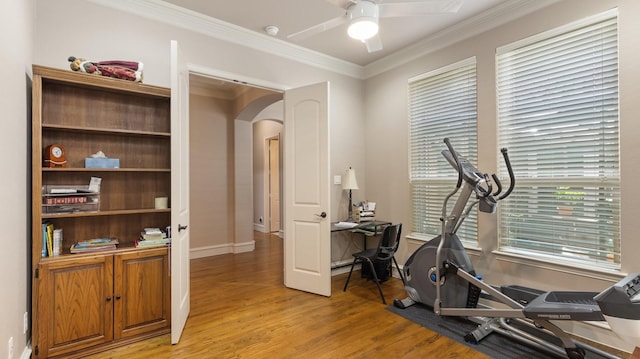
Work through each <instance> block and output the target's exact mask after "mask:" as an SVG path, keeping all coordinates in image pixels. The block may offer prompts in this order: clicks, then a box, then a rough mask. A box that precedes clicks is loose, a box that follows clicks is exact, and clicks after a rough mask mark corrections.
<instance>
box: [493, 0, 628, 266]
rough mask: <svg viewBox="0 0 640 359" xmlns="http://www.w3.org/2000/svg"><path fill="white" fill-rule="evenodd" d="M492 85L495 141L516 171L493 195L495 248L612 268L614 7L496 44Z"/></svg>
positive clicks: (616, 182)
mask: <svg viewBox="0 0 640 359" xmlns="http://www.w3.org/2000/svg"><path fill="white" fill-rule="evenodd" d="M497 91H498V94H497V96H498V128H499V134H498V136H499V142H500V147H507V148H508V149H509V155H510V158H511V163H512V165H513V168H514V172H515V175H516V187H515V190H514V192H513V194H512V195H511V196H510V197H509V198H508V199H507V200H505V201H503V202H501V204H500V209H499V221H500V223H499V238H500V243H499V244H500V249H501V250H502V251H508V252H516V253H520V254H525V255H527V256H530V257H531V256H535V257H536V258H542V259H544V258H547V259H549V260H553V261H556V262H557V261H558V258H561V259H560V260H562V261H563V262H567V263H574V264H580V263H581V264H587V265H589V266H593V265H596V266H598V267H603V268H613V269H616V268H619V267H620V168H619V135H618V131H619V129H618V122H619V121H618V44H617V13H616V12H615V10H614V11H609V12H607V13H604V14H601V15H600V16H598V17H597V18H591V19H588V20H585V21H582V22H580V23H579V24H572V25H570V26H567V27H564V28H561V29H557V30H554V31H552V32H551V33H546V34H541V35H539V36H535V37H532V38H529V39H525V40H523V41H521V42H518V43H515V44H511V45H508V46H505V47H503V48H500V49H498V51H497ZM499 162H500V163H501V162H502V161H499ZM500 174H501V175H502V177H504V178H507V177H506V169H505V168H504V165H502V168H500ZM502 177H501V178H502Z"/></svg>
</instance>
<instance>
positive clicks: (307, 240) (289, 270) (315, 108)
mask: <svg viewBox="0 0 640 359" xmlns="http://www.w3.org/2000/svg"><path fill="white" fill-rule="evenodd" d="M284 103H285V112H284V173H285V175H284V178H285V195H284V202H285V212H284V224H285V232H284V234H285V240H284V253H285V257H284V266H285V269H284V284H285V285H286V286H287V287H289V288H294V289H299V290H303V291H307V292H311V293H316V294H320V295H326V296H330V295H331V257H330V249H331V241H330V236H331V225H330V222H329V218H330V216H329V213H328V212H329V203H330V202H329V183H330V181H329V118H328V117H329V83H327V82H323V83H320V84H316V85H311V86H306V87H302V88H297V89H294V90H289V91H286V92H285V96H284Z"/></svg>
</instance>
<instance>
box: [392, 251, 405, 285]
mask: <svg viewBox="0 0 640 359" xmlns="http://www.w3.org/2000/svg"><path fill="white" fill-rule="evenodd" d="M391 258H392V259H393V263H395V264H396V269H397V270H398V274H399V275H400V279H402V284H403V285H407V281H406V280H405V279H404V275H403V274H402V271H401V270H400V266H398V261H397V260H396V257H391Z"/></svg>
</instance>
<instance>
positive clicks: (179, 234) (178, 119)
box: [170, 41, 190, 344]
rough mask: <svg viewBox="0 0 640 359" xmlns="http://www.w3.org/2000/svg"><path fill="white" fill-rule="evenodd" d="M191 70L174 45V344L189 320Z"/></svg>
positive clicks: (172, 306)
mask: <svg viewBox="0 0 640 359" xmlns="http://www.w3.org/2000/svg"><path fill="white" fill-rule="evenodd" d="M188 226H189V70H188V69H187V63H186V61H185V59H184V58H183V57H182V55H181V54H180V49H179V48H178V43H177V42H176V41H171V262H170V263H171V343H172V344H176V343H177V342H178V341H179V340H180V335H181V334H182V330H183V329H184V325H185V323H186V321H187V317H188V316H189V308H190V307H189V304H190V303H189V301H190V294H189V291H190V287H189V228H188Z"/></svg>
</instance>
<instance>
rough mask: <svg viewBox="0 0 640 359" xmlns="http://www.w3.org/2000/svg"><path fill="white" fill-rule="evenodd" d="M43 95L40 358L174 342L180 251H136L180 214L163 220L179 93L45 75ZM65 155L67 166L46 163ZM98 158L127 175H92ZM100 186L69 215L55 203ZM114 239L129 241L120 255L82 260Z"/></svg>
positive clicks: (35, 216)
mask: <svg viewBox="0 0 640 359" xmlns="http://www.w3.org/2000/svg"><path fill="white" fill-rule="evenodd" d="M32 91H33V93H32V101H33V106H32V118H33V121H32V158H31V160H32V188H33V190H32V196H31V197H32V242H31V248H32V269H33V278H34V279H33V290H32V308H33V313H32V318H33V321H32V335H33V337H32V347H33V353H34V357H35V358H46V357H53V356H58V355H60V356H69V357H73V356H76V357H79V356H82V354H86V353H88V352H95V351H99V350H103V349H106V348H109V347H112V346H116V345H121V344H122V345H124V344H126V343H129V342H131V341H135V340H140V339H143V338H147V337H150V336H153V335H160V334H164V333H168V332H169V331H170V279H169V272H168V270H169V266H168V248H167V247H155V248H136V246H135V242H136V240H138V239H139V237H140V231H141V230H142V229H143V228H147V227H159V228H164V227H166V226H169V225H170V222H171V209H170V208H160V209H156V208H155V198H156V197H169V196H170V194H171V147H170V145H171V128H170V115H171V114H170V101H171V98H170V90H169V89H167V88H162V87H156V86H149V85H144V84H140V83H133V82H129V81H125V80H119V79H113V78H107V77H101V76H96V75H88V74H83V73H76V72H73V71H71V70H58V69H52V68H46V67H41V66H34V67H33V89H32ZM54 144H56V145H61V146H62V148H63V149H64V160H66V163H65V165H64V166H62V165H60V166H52V165H51V164H50V161H46V162H45V160H47V159H50V157H51V155H50V151H51V145H54ZM98 151H102V152H103V153H104V154H105V155H106V156H108V157H109V158H113V159H116V158H117V159H118V162H119V165H118V166H117V167H115V168H113V167H112V168H86V167H85V159H86V158H88V157H90V156H91V155H92V154H95V153H97V152H98ZM43 163H44V165H43ZM92 177H96V178H100V179H101V185H100V191H99V195H96V194H92V195H89V196H82V195H77V194H73V195H69V196H66V195H65V196H63V199H62V200H61V201H62V202H61V203H64V204H63V205H58V204H56V205H51V204H50V201H51V200H52V199H51V196H43V194H47V193H49V191H50V189H51V188H68V187H71V188H82V187H86V186H87V185H88V184H89V182H90V180H91V178H92ZM74 196H77V197H81V198H80V199H77V198H72V197H74ZM87 200H88V201H89V202H91V205H86V204H84V203H83V201H87ZM65 201H66V202H70V203H66V202H65ZM169 202H170V199H169ZM45 221H46V222H47V223H50V224H52V225H53V227H54V228H56V229H62V241H61V251H60V254H59V255H56V256H50V252H51V251H48V250H47V248H46V247H47V243H46V241H45V242H44V243H43V233H42V232H43V231H42V224H43V222H45ZM106 237H109V238H117V239H118V241H119V244H118V246H117V248H116V249H112V250H107V251H100V252H94V253H76V254H71V253H70V248H71V246H72V245H73V244H74V243H76V242H78V241H82V240H87V239H93V238H106ZM43 249H44V251H43ZM43 254H46V255H44V256H43Z"/></svg>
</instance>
